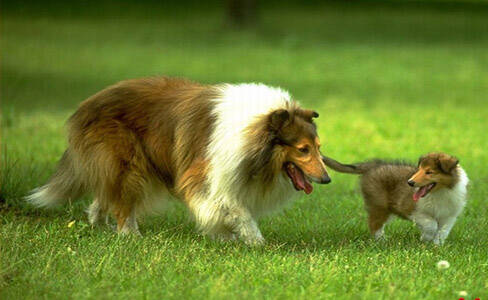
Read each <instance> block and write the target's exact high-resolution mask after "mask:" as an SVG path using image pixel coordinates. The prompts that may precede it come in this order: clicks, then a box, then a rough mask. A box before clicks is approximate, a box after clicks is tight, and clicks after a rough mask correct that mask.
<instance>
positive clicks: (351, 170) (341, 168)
mask: <svg viewBox="0 0 488 300" xmlns="http://www.w3.org/2000/svg"><path fill="white" fill-rule="evenodd" d="M322 161H323V162H324V164H325V165H326V166H328V167H330V168H331V169H332V170H334V171H337V172H341V173H348V174H364V173H366V172H368V171H369V170H371V169H374V168H376V167H378V166H380V165H382V164H384V163H383V162H382V161H380V160H374V161H368V162H363V163H356V164H343V163H340V162H338V161H337V160H335V159H332V158H330V157H327V156H322Z"/></svg>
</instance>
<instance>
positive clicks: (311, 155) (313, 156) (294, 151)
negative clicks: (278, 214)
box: [268, 108, 331, 194]
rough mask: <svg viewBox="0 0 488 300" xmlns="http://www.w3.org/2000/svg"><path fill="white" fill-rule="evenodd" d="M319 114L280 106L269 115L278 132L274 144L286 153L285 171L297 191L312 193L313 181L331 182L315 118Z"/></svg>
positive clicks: (271, 126)
mask: <svg viewBox="0 0 488 300" xmlns="http://www.w3.org/2000/svg"><path fill="white" fill-rule="evenodd" d="M318 116H319V114H318V113H316V112H315V111H311V110H304V109H300V108H297V109H293V110H287V109H279V110H276V111H274V112H272V113H271V114H270V115H269V120H268V122H269V126H270V128H271V130H272V132H273V133H274V140H273V143H274V144H275V145H276V146H279V147H280V149H281V151H282V153H283V156H284V158H283V161H284V163H283V166H282V170H283V171H284V172H285V173H286V175H287V176H288V177H289V178H290V180H291V182H292V183H293V186H294V187H295V189H296V190H303V191H305V193H307V194H310V193H311V192H312V190H313V187H312V185H311V184H310V181H314V182H317V183H329V182H330V181H331V180H330V178H329V174H327V171H326V169H325V165H324V163H323V162H322V155H321V154H320V140H319V137H318V135H317V130H316V126H315V124H314V122H313V118H317V117H318Z"/></svg>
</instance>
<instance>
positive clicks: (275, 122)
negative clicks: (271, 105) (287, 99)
mask: <svg viewBox="0 0 488 300" xmlns="http://www.w3.org/2000/svg"><path fill="white" fill-rule="evenodd" d="M289 122H290V113H289V112H288V111H287V110H286V109H278V110H276V111H274V112H272V113H271V115H270V116H269V124H270V127H271V129H273V130H280V129H281V128H283V127H284V126H285V125H287V124H288V123H289Z"/></svg>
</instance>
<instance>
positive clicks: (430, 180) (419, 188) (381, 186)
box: [323, 153, 469, 244]
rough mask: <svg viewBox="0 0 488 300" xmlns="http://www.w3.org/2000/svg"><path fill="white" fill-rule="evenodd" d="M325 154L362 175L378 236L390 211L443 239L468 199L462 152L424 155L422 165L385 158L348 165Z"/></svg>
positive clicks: (426, 235) (429, 237) (430, 237)
mask: <svg viewBox="0 0 488 300" xmlns="http://www.w3.org/2000/svg"><path fill="white" fill-rule="evenodd" d="M323 159H324V163H325V164H326V165H328V166H329V167H331V168H332V169H334V170H336V171H338V172H343V173H353V174H361V175H362V176H361V190H362V193H363V196H364V202H365V206H366V210H367V212H368V224H369V229H370V230H371V233H372V234H374V236H375V237H376V238H377V239H378V238H382V237H383V235H384V225H385V223H386V222H387V221H388V219H389V218H390V216H392V215H397V216H400V217H402V218H404V219H409V220H412V221H413V222H415V223H416V224H417V225H418V227H419V228H420V230H421V231H422V237H421V239H422V240H423V241H432V242H434V243H435V244H442V243H443V242H444V241H445V239H446V238H447V236H448V235H449V232H450V231H451V229H452V227H453V226H454V223H455V222H456V219H457V217H458V215H459V214H460V213H461V212H462V210H463V208H464V206H465V204H466V193H467V192H466V187H467V184H468V181H469V180H468V177H467V175H466V172H464V170H463V168H461V166H460V165H459V161H458V160H457V158H455V157H453V156H450V155H448V154H445V153H429V154H427V155H425V156H422V157H421V158H420V159H419V162H418V166H417V167H415V166H414V165H409V164H406V163H388V162H384V161H379V160H376V161H371V162H366V163H359V164H352V165H345V164H342V163H339V162H337V161H335V160H333V159H332V158H329V157H324V158H323Z"/></svg>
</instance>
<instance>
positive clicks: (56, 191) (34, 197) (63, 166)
mask: <svg viewBox="0 0 488 300" xmlns="http://www.w3.org/2000/svg"><path fill="white" fill-rule="evenodd" d="M77 173H78V172H77V171H76V168H75V166H74V162H73V158H72V155H71V153H70V151H69V149H67V150H66V151H65V152H64V154H63V157H61V159H60V160H59V163H58V167H57V169H56V172H55V173H54V174H53V175H52V176H51V178H50V179H49V181H48V182H47V183H46V184H45V185H43V186H41V187H39V188H36V189H34V190H33V191H32V192H31V194H30V195H29V196H27V197H26V198H25V199H26V200H27V201H28V202H30V203H32V204H33V205H35V206H38V207H53V206H57V205H60V204H62V203H64V202H66V201H68V200H69V199H73V198H78V197H79V196H81V194H83V182H82V180H81V178H80V176H79V175H78V174H77Z"/></svg>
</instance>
